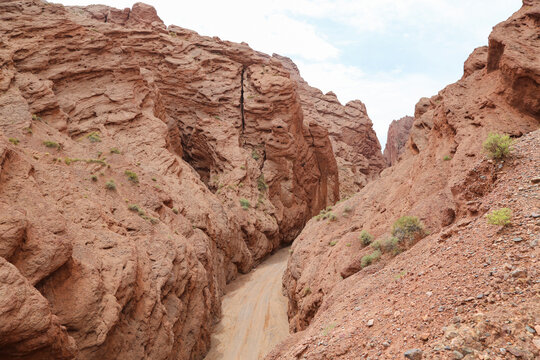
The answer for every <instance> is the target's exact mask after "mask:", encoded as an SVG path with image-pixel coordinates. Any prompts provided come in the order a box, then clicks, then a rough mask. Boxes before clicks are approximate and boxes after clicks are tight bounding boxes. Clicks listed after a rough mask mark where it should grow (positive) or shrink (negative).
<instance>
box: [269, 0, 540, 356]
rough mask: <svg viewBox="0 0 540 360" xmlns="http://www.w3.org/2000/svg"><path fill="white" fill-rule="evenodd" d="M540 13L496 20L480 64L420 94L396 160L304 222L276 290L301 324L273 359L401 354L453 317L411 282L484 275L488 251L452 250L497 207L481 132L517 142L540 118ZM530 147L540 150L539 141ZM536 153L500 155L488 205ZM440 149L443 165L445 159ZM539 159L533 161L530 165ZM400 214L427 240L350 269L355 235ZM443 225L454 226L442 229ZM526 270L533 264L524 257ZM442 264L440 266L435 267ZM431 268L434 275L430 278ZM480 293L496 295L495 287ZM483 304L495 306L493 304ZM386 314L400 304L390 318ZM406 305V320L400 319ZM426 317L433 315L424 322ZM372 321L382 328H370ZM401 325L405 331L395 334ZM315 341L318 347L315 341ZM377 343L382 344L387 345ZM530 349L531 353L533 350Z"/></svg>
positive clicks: (384, 231)
mask: <svg viewBox="0 0 540 360" xmlns="http://www.w3.org/2000/svg"><path fill="white" fill-rule="evenodd" d="M539 19H540V1H533V2H531V5H530V6H527V5H525V6H524V7H523V8H522V9H521V10H519V11H518V12H516V13H515V14H514V15H513V16H512V17H511V18H510V19H509V20H508V21H505V22H503V23H501V24H499V25H497V26H496V27H495V29H494V31H493V33H492V35H491V36H490V46H489V49H488V51H487V53H488V57H487V64H486V65H484V66H482V65H481V64H479V61H481V58H482V57H481V56H480V55H481V53H482V50H477V51H475V53H473V56H472V59H473V61H471V58H470V59H469V61H468V62H467V65H466V66H465V72H466V76H464V77H463V79H461V80H460V81H458V82H457V83H455V84H452V85H449V86H448V87H446V88H445V89H444V90H442V91H441V92H439V94H438V95H436V96H433V97H431V98H423V99H421V100H420V101H419V103H418V105H417V106H416V112H415V119H414V124H413V126H412V128H411V132H410V136H409V139H408V141H407V144H406V146H405V151H404V153H403V155H402V159H401V161H399V162H398V163H397V164H395V165H394V166H393V167H391V168H388V169H385V170H384V171H383V172H382V173H381V177H380V178H379V179H377V180H375V181H373V182H371V183H369V184H368V185H367V186H366V187H365V188H363V189H362V190H361V191H360V192H359V193H358V194H357V195H356V196H354V197H353V198H351V199H350V200H348V201H345V202H343V203H341V204H339V205H337V206H335V207H334V209H332V213H333V214H334V218H332V219H333V220H334V221H330V220H324V219H318V220H317V219H313V220H311V221H310V222H309V223H308V224H307V225H306V227H305V228H304V230H303V231H302V233H301V234H300V236H299V237H298V238H297V239H296V240H295V242H294V244H293V247H292V252H293V254H292V255H291V258H290V260H289V263H288V268H287V271H286V273H285V275H284V286H285V288H286V291H287V294H288V297H289V318H290V328H291V330H292V331H299V330H304V329H306V328H307V330H306V331H303V332H300V333H298V334H297V335H295V336H293V337H291V339H289V340H288V341H287V342H285V343H284V345H283V346H282V347H281V348H280V349H279V350H278V351H276V352H275V353H274V354H273V355H272V356H270V357H269V358H270V359H296V358H306V359H322V358H333V359H357V358H360V357H361V356H367V355H369V357H372V356H373V357H379V358H380V357H381V356H383V355H382V354H383V352H384V351H386V349H387V348H388V347H391V349H392V351H391V353H388V352H386V353H384V354H386V355H384V356H383V358H399V357H402V356H403V355H402V353H400V351H402V350H404V347H405V346H407V347H408V346H410V347H418V346H419V345H421V344H419V343H420V342H421V340H419V335H420V333H422V330H423V329H430V331H432V334H433V332H435V333H434V334H438V333H439V331H440V329H441V327H442V326H444V325H445V324H446V325H448V324H449V323H450V321H451V319H452V317H453V316H455V313H454V312H450V311H445V309H446V308H445V307H443V308H442V310H441V311H440V312H439V311H438V310H437V309H438V307H439V306H441V305H435V304H436V303H437V302H439V303H441V304H442V303H443V302H444V303H445V304H446V303H449V302H448V301H446V300H445V301H443V300H444V299H448V298H446V297H445V296H444V294H442V293H441V294H440V295H439V297H438V298H437V299H435V300H436V301H434V302H429V304H428V305H429V306H427V305H425V304H426V303H425V301H424V299H423V296H424V292H422V291H423V290H422V291H418V290H417V288H418V287H420V285H423V287H422V289H425V287H427V286H428V285H429V284H431V286H438V285H437V284H439V283H443V284H444V285H443V286H446V287H447V288H448V287H452V286H454V285H456V284H458V283H460V282H461V281H462V279H461V278H460V277H459V276H458V277H455V278H454V277H452V278H451V279H449V281H446V279H447V278H446V275H448V274H452V273H453V272H454V271H455V272H456V273H458V274H460V276H461V277H463V276H466V275H465V274H464V273H465V272H466V273H467V274H473V273H475V274H478V273H480V272H482V273H485V270H483V269H484V266H485V265H482V264H487V262H486V261H487V256H488V255H487V254H486V251H482V253H481V254H485V255H486V257H485V258H483V257H481V259H482V260H478V261H472V260H471V261H469V260H467V257H465V258H464V257H463V256H461V255H462V254H463V252H466V249H461V250H459V249H460V248H459V243H460V239H461V237H460V236H459V235H458V234H459V231H460V229H461V228H462V227H464V226H467V225H468V224H470V223H471V222H472V221H475V224H476V225H475V226H480V225H479V224H480V223H481V224H484V226H485V220H484V219H483V218H482V217H480V215H483V214H484V213H485V212H486V211H487V210H488V209H489V207H490V206H497V205H494V204H495V203H494V202H493V201H494V200H493V199H491V200H489V198H486V200H485V201H484V200H483V199H482V197H484V196H488V195H489V194H491V193H490V192H491V191H492V190H493V188H494V186H495V184H496V181H497V177H498V176H499V175H498V174H497V172H498V171H499V170H500V169H503V165H502V164H501V165H497V164H495V163H494V162H493V161H488V160H487V159H486V158H485V156H484V154H483V151H482V142H483V141H484V139H485V138H486V137H487V135H488V133H490V132H492V131H496V132H500V133H507V134H510V135H511V136H513V137H520V136H522V135H523V134H526V133H529V132H531V131H534V130H536V129H538V127H539V125H540V117H539V116H538V101H539V100H540V97H539V94H540V85H539V84H540V81H539V80H538V79H539V78H538V77H539V76H540V58H539V56H540V51H539V50H540V48H539V47H540V43H539V42H538V41H537V39H536V35H533V34H537V32H538V21H539ZM471 64H475V65H471ZM537 138H538V136H537V135H536V136H534V137H532V138H530V139H528V140H527V143H528V144H534V141H535V140H536V139H537ZM529 146H532V145H529ZM535 146H536V148H537V147H538V144H537V143H536V145H535ZM536 148H532V149H531V148H529V150H527V151H523V152H522V153H520V154H521V155H517V159H519V160H516V161H515V162H514V163H515V164H519V166H520V167H519V169H522V170H517V173H514V171H513V170H512V169H511V167H510V168H508V166H511V165H508V164H507V163H508V162H506V163H505V164H506V165H505V166H507V167H506V168H505V170H500V171H505V174H506V175H505V176H506V179H507V180H506V182H505V183H504V184H501V185H500V186H499V187H498V189H499V190H498V191H500V192H502V193H503V194H505V195H504V196H497V197H496V199H497V200H496V201H501V202H502V201H504V203H497V204H500V205H498V206H500V207H504V205H506V206H508V203H511V202H512V200H508V199H510V198H512V197H513V195H512V194H513V191H516V190H515V184H514V185H512V187H511V188H509V186H510V184H511V176H512V175H513V176H516V175H517V174H520V173H521V172H520V171H523V174H525V173H526V174H529V176H530V174H531V173H534V171H535V170H534V169H533V168H532V164H531V163H530V161H529V157H530V155H528V154H531V153H534V152H535V151H536V152H537V149H536ZM446 156H449V157H450V158H451V160H450V161H443V158H445V157H446ZM520 156H523V158H520ZM536 158H537V156H535V157H534V158H531V160H532V161H533V163H534V161H535V159H536ZM510 163H511V162H510ZM528 182H529V179H528V178H523V179H522V178H521V177H520V184H524V183H528ZM520 186H523V185H520ZM494 195H496V193H494ZM531 201H533V200H532V199H528V198H525V199H524V202H523V204H524V206H526V208H527V209H530V208H533V209H534V207H535V206H536V207H537V205H538V204H537V203H536V205H535V204H534V203H532V202H531ZM503 204H504V205H503ZM515 206H517V208H515V209H514V210H515V211H519V214H520V215H519V216H522V217H523V216H526V215H525V214H526V213H525V212H524V211H521V208H520V207H519V205H515ZM510 207H513V206H512V205H510ZM403 215H415V216H418V217H419V218H420V219H421V220H422V221H423V222H424V223H425V224H426V227H427V229H429V231H430V232H431V234H432V235H431V236H429V237H427V238H425V239H424V240H422V241H420V243H418V244H417V245H415V246H414V247H413V248H412V249H410V250H408V251H406V252H404V253H402V254H401V255H399V256H398V257H397V258H391V257H390V256H387V255H384V256H383V258H382V260H381V261H380V262H378V263H377V264H376V265H372V266H370V267H367V268H365V269H364V270H361V271H358V270H359V268H358V266H356V264H358V263H359V262H360V259H361V258H362V256H364V255H367V254H369V253H370V252H372V251H373V249H370V247H363V246H362V245H361V242H360V241H359V240H358V237H359V234H360V232H361V230H363V229H364V230H367V231H369V232H370V233H372V234H373V235H374V236H375V238H376V239H384V238H385V237H387V236H389V235H390V231H391V227H392V224H393V223H394V221H395V220H396V219H398V218H399V217H401V216H403ZM484 226H483V227H482V228H484ZM531 226H533V224H531ZM469 228H470V227H468V229H469ZM448 229H452V230H448ZM446 230H448V231H451V232H450V233H449V234H446V233H445V231H446ZM527 231H529V232H532V233H534V232H538V229H537V226H536V227H533V228H529V229H528V230H527ZM453 234H456V235H455V237H453V238H452V239H453V240H452V242H450V243H449V244H452V248H451V249H454V246H458V248H457V250H455V251H454V252H446V251H449V249H450V248H447V245H446V244H438V243H437V241H439V242H445V241H446V240H444V239H446V238H449V237H450V236H453ZM467 236H468V237H469V238H468V242H469V243H470V242H474V241H476V240H474V239H478V240H477V241H481V242H482V244H484V245H485V244H486V243H491V241H492V240H490V239H489V238H481V240H480V238H478V236H479V233H478V232H474V233H473V232H469V233H468V235H467ZM492 236H493V237H494V238H496V237H498V235H497V236H495V235H492ZM508 236H511V234H510V235H508ZM476 248H477V245H474V249H476ZM480 248H482V247H480ZM484 249H485V248H484ZM493 251H495V250H493ZM449 257H455V258H450V259H449ZM505 259H506V257H505V251H504V249H502V250H500V249H499V250H497V263H493V264H491V266H494V267H496V268H498V269H500V268H501V267H502V265H503V263H502V262H504V261H505ZM529 265H532V264H531V263H530V262H529ZM445 268H448V272H446V271H444V270H441V269H445ZM463 269H466V271H464V270H463ZM432 271H436V272H435V273H433V274H431V272H432ZM441 271H442V272H441ZM355 272H356V273H355ZM407 272H410V273H411V274H412V275H411V276H412V278H411V279H410V280H409V281H408V282H407V283H406V285H403V286H404V288H400V287H399V286H401V285H399V286H398V285H396V282H395V281H396V280H395V277H396V276H397V278H398V279H399V277H401V276H404V275H403V274H406V273H407ZM536 272H537V268H536V270H535V273H536ZM427 273H430V275H429V277H428V279H427V280H426V282H424V280H423V279H424V277H423V274H427ZM400 274H401V275H400ZM347 276H349V277H347ZM343 277H347V278H346V279H345V280H344V279H343ZM463 281H464V280H463ZM473 282H474V279H472V280H471V281H470V282H469V279H467V284H469V283H473ZM529 284H531V283H529ZM469 285H470V284H469ZM469 285H467V286H469ZM527 289H528V290H527V291H528V293H529V294H531V297H529V298H528V299H532V293H534V289H531V288H530V287H528V288H527ZM425 291H429V289H426V290H425ZM468 291H469V294H468V295H466V296H465V294H462V293H460V294H459V296H460V297H470V296H476V295H475V294H474V293H475V290H474V289H472V288H470V289H468ZM486 291H492V292H494V291H496V292H497V293H500V289H497V288H496V287H495V288H491V290H486ZM398 295H399V296H398ZM454 295H455V294H454V293H452V295H450V299H454V298H455V297H454ZM387 299H388V301H387ZM456 301H457V300H456ZM533 303H534V301H533ZM452 304H453V305H452ZM452 304H450V305H448V306H450V307H451V308H453V307H455V305H456V304H455V303H452ZM528 304H529V305H530V302H529V303H528ZM507 305H508V304H507ZM508 306H509V305H508ZM385 308H388V311H387V310H385ZM490 309H491V310H493V311H496V306H494V307H490ZM484 310H485V309H484V308H482V311H484ZM394 311H397V313H396V314H395V315H394ZM404 312H407V314H406V315H407V316H405V317H404V318H403V321H401V320H400V319H401V316H403V314H404ZM525 313H527V314H528V312H524V314H525ZM357 314H358V315H357ZM424 315H425V317H424V318H423V319H424V320H422V317H423V316H424ZM392 316H394V317H392ZM524 316H525V315H524ZM536 316H537V315H536ZM371 318H373V319H375V324H376V325H375V326H374V328H373V330H370V329H369V326H367V325H366V323H367V322H368V320H369V319H371ZM434 318H435V319H437V321H436V322H432V321H433V319H434ZM429 319H431V320H429ZM383 320H384V321H383ZM393 321H396V322H397V323H396V324H397V325H396V326H391V323H392V322H393ZM520 321H521V320H520ZM523 321H526V320H524V319H523ZM535 321H538V318H536V320H535ZM310 323H311V324H312V325H310ZM379 323H380V324H381V325H377V324H379ZM533 323H534V321H533ZM332 324H333V325H332ZM308 326H309V327H308ZM330 326H331V328H332V329H334V330H333V332H332V335H331V337H324V336H322V335H321V329H325V328H329V327H330ZM397 327H400V328H401V329H402V330H405V329H406V330H407V331H402V332H401V333H400V332H399V331H398V330H396V328H397ZM329 331H330V330H327V332H329ZM409 335H410V336H411V337H410V338H409V337H408V336H409ZM428 338H429V339H432V338H431V337H429V336H428ZM428 338H426V341H427V339H428ZM404 339H406V340H407V342H406V343H405V341H404ZM390 340H391V343H390ZM321 342H323V343H324V345H325V346H324V347H322V346H317V344H319V345H320V344H321ZM385 342H386V344H387V345H386V346H383V343H385ZM371 344H373V345H371ZM390 344H392V345H390ZM394 344H395V345H394ZM527 346H528V348H529V350H528V351H532V350H530V346H529V345H527ZM423 348H431V346H430V345H427V346H423ZM323 354H324V355H323ZM430 358H442V357H441V355H433V356H432V357H430Z"/></svg>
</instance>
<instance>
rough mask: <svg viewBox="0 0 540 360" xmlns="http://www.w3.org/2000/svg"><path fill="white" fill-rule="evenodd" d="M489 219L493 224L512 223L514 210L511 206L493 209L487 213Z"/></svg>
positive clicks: (503, 224)
mask: <svg viewBox="0 0 540 360" xmlns="http://www.w3.org/2000/svg"><path fill="white" fill-rule="evenodd" d="M486 218H487V221H488V223H489V224H491V225H497V226H508V225H510V224H512V210H510V209H509V208H502V209H499V210H493V211H492V212H491V213H489V214H487V215H486Z"/></svg>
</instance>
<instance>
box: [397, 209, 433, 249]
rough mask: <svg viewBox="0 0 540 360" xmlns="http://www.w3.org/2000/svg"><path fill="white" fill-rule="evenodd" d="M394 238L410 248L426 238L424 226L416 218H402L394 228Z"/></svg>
mask: <svg viewBox="0 0 540 360" xmlns="http://www.w3.org/2000/svg"><path fill="white" fill-rule="evenodd" d="M392 236H393V237H395V238H397V239H398V242H400V243H401V244H404V245H406V246H408V245H410V244H411V243H413V242H415V241H416V240H418V239H420V238H422V237H424V236H425V230H424V224H422V222H421V221H420V219H418V218H417V217H416V216H402V217H400V218H399V219H397V220H396V222H395V223H394V225H393V226H392Z"/></svg>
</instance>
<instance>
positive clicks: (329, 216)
mask: <svg viewBox="0 0 540 360" xmlns="http://www.w3.org/2000/svg"><path fill="white" fill-rule="evenodd" d="M328 220H330V221H337V216H336V215H335V214H334V213H332V212H330V213H328Z"/></svg>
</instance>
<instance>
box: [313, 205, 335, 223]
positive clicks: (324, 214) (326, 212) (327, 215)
mask: <svg viewBox="0 0 540 360" xmlns="http://www.w3.org/2000/svg"><path fill="white" fill-rule="evenodd" d="M314 218H315V219H316V220H317V221H319V220H321V219H322V220H326V219H329V220H330V221H336V220H337V216H336V215H335V214H334V213H333V212H332V207H331V206H328V207H327V208H326V209H322V210H321V212H320V213H319V215H316V216H315V217H314Z"/></svg>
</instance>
